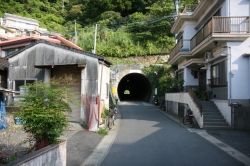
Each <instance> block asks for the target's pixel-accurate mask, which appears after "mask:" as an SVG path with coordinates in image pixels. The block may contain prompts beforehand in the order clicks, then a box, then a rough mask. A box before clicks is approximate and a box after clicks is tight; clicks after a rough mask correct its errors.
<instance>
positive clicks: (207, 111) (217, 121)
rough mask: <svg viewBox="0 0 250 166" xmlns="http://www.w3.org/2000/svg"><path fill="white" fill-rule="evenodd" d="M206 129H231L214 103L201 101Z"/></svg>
mask: <svg viewBox="0 0 250 166" xmlns="http://www.w3.org/2000/svg"><path fill="white" fill-rule="evenodd" d="M201 104H202V113H203V128H204V129H220V130H221V129H222V130H224V129H231V127H230V126H229V125H228V123H227V122H226V120H225V119H224V117H223V116H222V115H221V113H220V111H219V110H218V108H217V107H216V105H215V104H214V102H213V101H201Z"/></svg>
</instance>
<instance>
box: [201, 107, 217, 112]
mask: <svg viewBox="0 0 250 166" xmlns="http://www.w3.org/2000/svg"><path fill="white" fill-rule="evenodd" d="M209 111H217V112H220V111H219V110H218V109H217V108H202V112H209Z"/></svg>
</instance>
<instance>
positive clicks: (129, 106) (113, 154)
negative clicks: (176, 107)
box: [101, 102, 243, 166]
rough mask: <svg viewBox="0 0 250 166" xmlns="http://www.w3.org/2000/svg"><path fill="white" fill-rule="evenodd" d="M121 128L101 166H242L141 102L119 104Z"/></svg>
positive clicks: (151, 106)
mask: <svg viewBox="0 0 250 166" xmlns="http://www.w3.org/2000/svg"><path fill="white" fill-rule="evenodd" d="M119 111H120V114H121V120H120V127H119V130H118V133H117V136H116V139H115V140H114V142H113V144H112V146H111V148H110V150H109V152H108V154H107V155H106V157H105V158H104V160H103V161H102V163H101V166H113V165H114V166H140V165H143V166H157V165H160V166H175V165H177V166H179V165H181V166H183V165H188V166H189V165H191V166H196V165H197V166H238V165H243V164H242V163H241V162H239V161H238V160H236V159H234V158H233V157H231V156H230V155H228V154H227V153H225V152H224V151H222V150H221V149H219V148H218V147H216V146H215V145H213V144H212V143H210V142H208V141H207V140H206V139H204V138H202V137H200V136H199V135H198V134H196V133H195V132H190V131H189V130H187V129H186V128H184V127H183V126H182V125H180V124H178V123H177V122H175V121H173V120H172V119H170V118H168V117H167V116H165V115H164V114H162V113H161V111H160V110H159V109H158V108H157V107H155V106H153V105H150V104H146V103H143V102H121V103H119Z"/></svg>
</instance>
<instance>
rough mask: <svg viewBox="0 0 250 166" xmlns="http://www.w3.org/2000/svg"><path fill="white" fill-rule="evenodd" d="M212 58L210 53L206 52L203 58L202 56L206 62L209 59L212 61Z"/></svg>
mask: <svg viewBox="0 0 250 166" xmlns="http://www.w3.org/2000/svg"><path fill="white" fill-rule="evenodd" d="M213 57H214V56H213V53H212V52H206V53H205V56H204V59H205V61H208V60H209V59H212V58H213Z"/></svg>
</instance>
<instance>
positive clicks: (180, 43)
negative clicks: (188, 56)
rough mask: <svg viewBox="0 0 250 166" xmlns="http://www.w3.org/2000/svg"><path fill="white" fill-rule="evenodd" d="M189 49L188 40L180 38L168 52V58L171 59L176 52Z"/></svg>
mask: <svg viewBox="0 0 250 166" xmlns="http://www.w3.org/2000/svg"><path fill="white" fill-rule="evenodd" d="M180 51H181V52H189V51H190V40H185V39H180V40H179V41H178V43H177V44H176V45H175V46H174V48H173V49H172V51H171V52H170V59H172V58H173V57H174V56H175V55H176V54H177V53H178V52H180Z"/></svg>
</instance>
